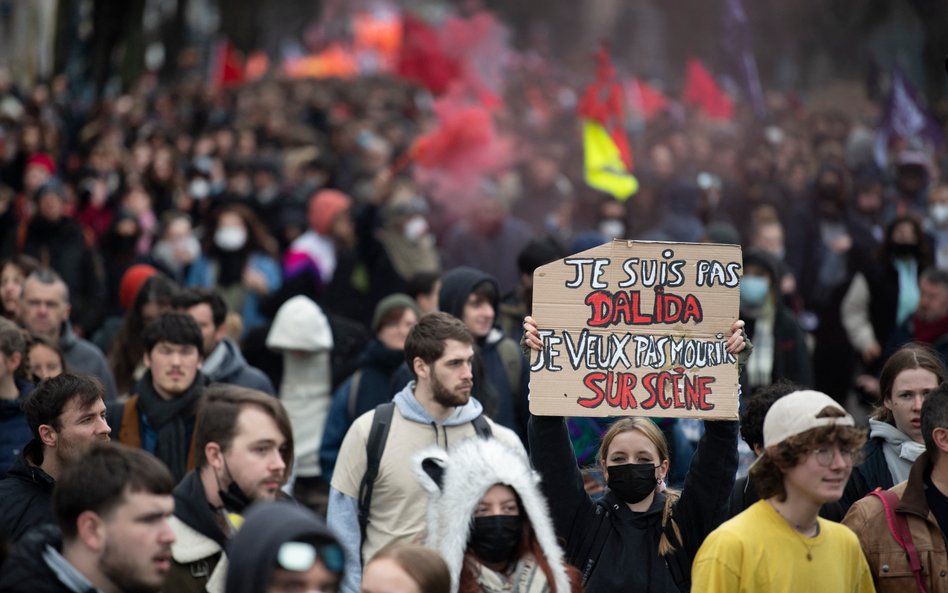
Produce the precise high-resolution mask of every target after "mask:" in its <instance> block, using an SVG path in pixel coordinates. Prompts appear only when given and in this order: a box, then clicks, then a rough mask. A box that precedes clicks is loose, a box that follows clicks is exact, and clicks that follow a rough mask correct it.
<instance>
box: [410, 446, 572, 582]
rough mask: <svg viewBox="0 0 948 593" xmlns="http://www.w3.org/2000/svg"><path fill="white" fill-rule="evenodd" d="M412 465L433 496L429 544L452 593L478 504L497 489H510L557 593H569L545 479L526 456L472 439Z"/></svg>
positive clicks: (423, 455)
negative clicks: (445, 570)
mask: <svg viewBox="0 0 948 593" xmlns="http://www.w3.org/2000/svg"><path fill="white" fill-rule="evenodd" d="M413 466H414V469H415V474H416V475H417V476H418V479H419V481H420V482H421V484H422V486H423V487H424V488H425V490H427V491H428V494H429V496H428V532H427V536H426V538H425V544H426V545H428V546H429V547H431V548H433V549H435V550H437V551H439V552H440V553H441V555H442V557H443V558H444V560H445V561H446V562H447V563H448V568H450V570H451V587H452V593H457V590H458V579H459V578H460V575H461V568H462V566H463V563H464V551H465V550H466V549H467V544H468V540H469V539H470V536H471V525H472V519H473V517H474V511H475V509H476V508H477V503H478V502H480V500H481V498H483V497H484V495H485V494H486V493H487V491H488V490H490V488H491V487H492V486H494V485H495V484H504V485H506V486H510V487H511V488H512V489H513V490H514V491H515V492H516V493H517V496H519V497H520V501H521V503H522V504H523V508H522V512H524V513H525V515H526V518H527V519H529V521H530V525H531V526H532V527H533V531H534V532H535V533H536V537H537V542H538V543H539V544H540V549H541V550H543V554H544V556H546V561H547V562H548V563H549V566H550V569H551V570H552V572H553V583H555V585H556V591H557V593H569V591H570V583H569V578H568V576H567V574H566V569H565V568H564V565H563V550H562V549H561V548H560V546H559V545H558V544H557V543H556V534H555V533H554V531H553V522H552V520H551V519H550V513H549V509H548V507H547V503H546V499H545V498H543V495H542V494H541V493H540V487H539V483H540V476H539V475H538V474H537V473H536V472H534V471H533V469H532V468H531V467H530V463H529V461H528V460H527V458H526V457H525V456H524V455H523V453H521V452H520V451H517V450H516V449H512V448H510V447H508V446H507V445H505V444H503V443H501V442H500V441H498V440H496V439H481V438H471V439H467V440H464V441H461V442H460V443H458V444H457V445H456V446H454V447H453V448H452V449H451V450H450V451H447V452H446V451H444V450H443V449H441V448H439V447H431V448H428V449H424V450H422V451H420V452H418V453H417V454H416V455H415V457H414V463H413ZM553 583H551V585H552V584H553ZM551 589H552V586H551Z"/></svg>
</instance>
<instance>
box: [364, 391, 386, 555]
mask: <svg viewBox="0 0 948 593" xmlns="http://www.w3.org/2000/svg"><path fill="white" fill-rule="evenodd" d="M394 414H395V403H394V402H386V403H384V404H379V405H377V406H376V407H375V413H374V414H373V415H372V428H371V429H370V430H369V438H368V441H366V445H365V474H363V475H362V483H361V484H359V531H361V533H362V540H361V541H362V543H363V544H364V543H365V533H366V529H367V528H368V526H369V510H370V509H371V506H372V489H373V487H374V486H375V479H376V478H378V475H379V465H380V464H381V461H382V453H383V452H384V451H385V441H386V440H388V431H389V429H390V428H391V427H392V416H393V415H394ZM360 549H361V547H360ZM364 561H365V559H364V558H363V564H364Z"/></svg>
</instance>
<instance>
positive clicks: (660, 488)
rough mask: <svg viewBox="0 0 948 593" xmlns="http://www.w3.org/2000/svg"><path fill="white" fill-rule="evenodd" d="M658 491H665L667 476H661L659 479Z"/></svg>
mask: <svg viewBox="0 0 948 593" xmlns="http://www.w3.org/2000/svg"><path fill="white" fill-rule="evenodd" d="M658 491H659V492H664V491H665V478H659V479H658Z"/></svg>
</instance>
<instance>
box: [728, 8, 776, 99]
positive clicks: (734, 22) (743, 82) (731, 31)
mask: <svg viewBox="0 0 948 593" xmlns="http://www.w3.org/2000/svg"><path fill="white" fill-rule="evenodd" d="M723 17H724V40H723V41H724V50H725V53H726V54H727V56H728V58H729V60H730V61H731V64H732V66H731V67H732V69H733V70H734V72H735V74H736V76H737V79H738V85H739V86H740V87H741V90H742V91H743V92H744V94H745V95H746V96H747V100H748V101H750V104H751V106H752V107H753V108H754V113H756V114H757V116H758V117H763V116H764V115H765V114H766V113H767V108H766V107H765V106H764V93H763V91H762V90H761V86H760V77H759V76H758V74H757V60H756V59H754V49H753V46H752V45H751V31H750V23H749V22H748V20H747V13H746V12H745V11H744V6H743V5H742V4H741V0H725V1H724V15H723Z"/></svg>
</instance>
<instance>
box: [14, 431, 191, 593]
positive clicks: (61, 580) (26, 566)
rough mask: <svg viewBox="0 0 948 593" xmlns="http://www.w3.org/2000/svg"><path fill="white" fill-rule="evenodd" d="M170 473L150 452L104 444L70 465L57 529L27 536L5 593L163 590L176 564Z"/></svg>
mask: <svg viewBox="0 0 948 593" xmlns="http://www.w3.org/2000/svg"><path fill="white" fill-rule="evenodd" d="M172 488H174V480H173V479H172V477H171V474H170V473H168V469H167V468H166V467H165V466H164V465H162V463H161V462H160V461H158V460H157V459H155V458H154V457H153V456H151V455H149V454H148V453H146V452H144V451H140V450H136V449H132V448H129V447H124V446H122V445H100V446H96V447H93V448H92V449H90V450H89V451H88V453H86V454H85V455H84V456H82V457H81V458H80V460H79V462H78V463H75V464H73V465H71V466H70V467H68V468H66V470H65V472H63V475H62V477H61V478H60V480H59V481H58V483H57V484H56V490H55V492H54V493H53V507H54V508H55V513H56V520H57V523H58V526H59V531H61V532H62V536H61V537H60V534H59V532H58V531H57V530H56V528H55V526H43V527H41V528H38V529H35V530H33V531H31V532H30V533H28V534H27V535H26V536H25V537H24V538H23V539H22V540H20V543H19V544H18V545H17V547H16V549H15V550H14V552H13V554H12V555H11V557H10V558H8V559H7V562H6V563H5V564H4V565H3V570H2V571H0V591H5V592H8V593H21V592H22V593H28V592H29V593H33V592H35V591H51V592H52V591H56V592H63V593H68V592H74V591H101V592H103V593H149V592H154V593H157V592H158V591H161V590H162V589H163V585H164V580H165V575H166V574H167V572H168V569H169V567H170V565H171V544H172V542H174V532H172V531H171V527H170V525H169V524H168V519H169V518H170V517H171V511H172V510H173V509H174V500H173V499H172V497H171V490H172Z"/></svg>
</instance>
